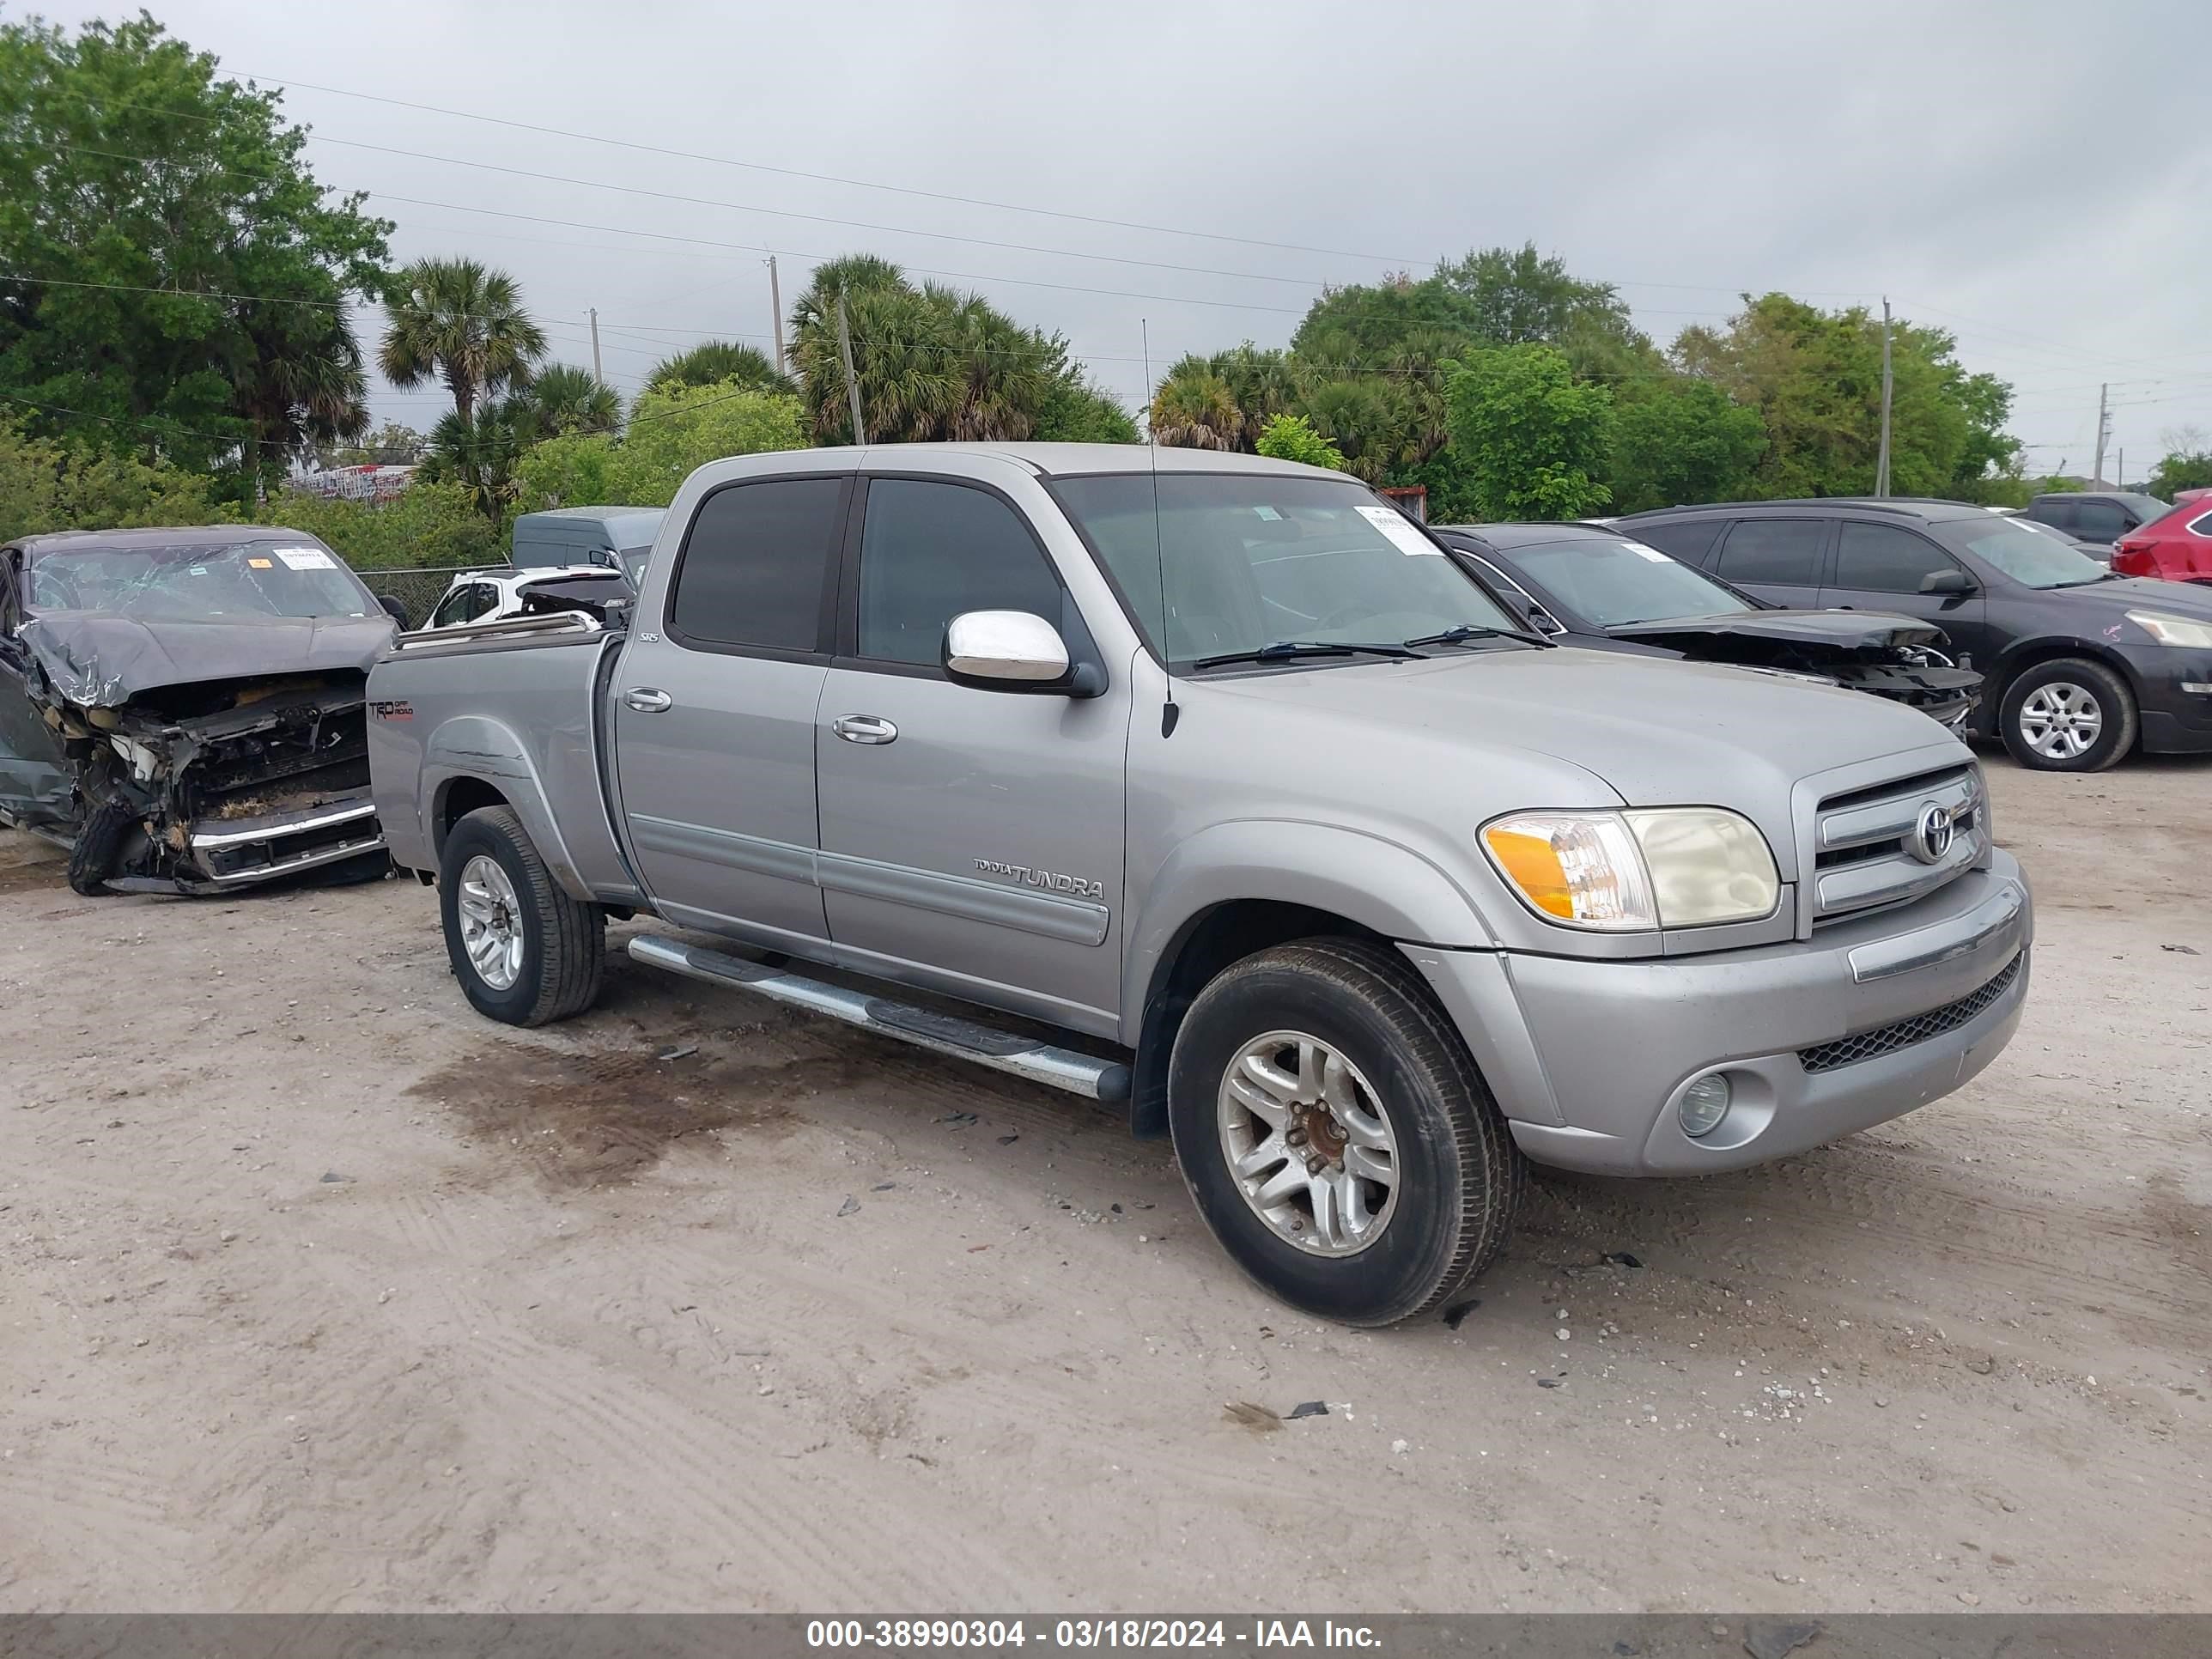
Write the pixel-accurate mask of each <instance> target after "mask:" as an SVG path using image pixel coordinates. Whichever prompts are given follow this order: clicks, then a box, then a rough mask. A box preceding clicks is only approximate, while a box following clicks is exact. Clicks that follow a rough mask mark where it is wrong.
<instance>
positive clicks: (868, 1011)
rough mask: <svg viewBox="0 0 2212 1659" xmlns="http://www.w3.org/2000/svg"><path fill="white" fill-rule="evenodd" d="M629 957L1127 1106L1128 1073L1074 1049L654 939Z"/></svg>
mask: <svg viewBox="0 0 2212 1659" xmlns="http://www.w3.org/2000/svg"><path fill="white" fill-rule="evenodd" d="M629 953H630V955H631V957H634V958H635V960H637V961H639V962H642V963H646V964H647V966H649V967H653V968H665V969H667V970H668V971H669V972H670V973H671V974H682V975H684V976H685V977H687V978H690V979H702V980H705V981H707V982H708V984H710V985H726V986H728V987H731V988H732V989H733V990H738V991H751V992H753V993H755V994H757V995H760V996H764V997H768V998H769V999H771V1000H774V1001H776V1002H781V1003H785V1004H787V1005H788V1006H791V1007H793V1008H804V1009H805V1010H806V1011H807V1012H810V1013H816V1014H826V1015H828V1016H829V1018H831V1019H841V1020H842V1021H844V1022H845V1024H848V1025H857V1026H859V1027H860V1029H861V1030H866V1031H873V1032H876V1033H877V1034H878V1036H887V1037H896V1038H897V1039H898V1040H899V1041H900V1042H911V1043H913V1044H914V1045H915V1047H916V1048H928V1049H931V1050H933V1051H934V1052H935V1053H938V1054H950V1055H951V1056H952V1057H953V1058H954V1059H956V1060H973V1061H974V1062H975V1064H976V1065H978V1066H989V1067H991V1069H992V1070H994V1071H998V1072H1011V1073H1013V1075H1014V1076H1016V1077H1022V1078H1027V1079H1029V1080H1030V1082H1032V1083H1043V1084H1048V1085H1051V1086H1052V1087H1053V1088H1055V1089H1065V1090H1066V1091H1068V1093H1070V1094H1073V1095H1081V1096H1083V1097H1085V1099H1089V1100H1102V1101H1107V1102H1109V1103H1111V1102H1118V1101H1125V1100H1127V1099H1128V1097H1129V1068H1128V1067H1127V1066H1125V1065H1123V1064H1121V1062H1120V1061H1119V1060H1100V1059H1099V1058H1098V1057H1097V1055H1095V1054H1078V1053H1077V1052H1076V1051H1075V1050H1074V1049H1073V1048H1054V1046H1053V1045H1052V1044H1050V1043H1048V1042H1038V1041H1037V1040H1036V1038H1035V1037H1025V1036H1015V1035H1014V1034H1013V1033H1012V1032H1011V1031H999V1030H993V1029H992V1028H991V1027H989V1026H987V1025H979V1024H976V1023H975V1021H973V1020H968V1019H962V1018H959V1017H958V1016H957V1015H954V1014H940V1013H937V1012H933V1010H931V1009H927V1008H917V1007H915V1006H914V1005H913V1004H911V1003H905V1002H894V1001H892V1000H890V998H888V997H877V996H870V995H869V994H867V993H866V992H865V991H848V990H847V989H846V988H845V987H843V986H842V985H825V984H823V982H822V981H819V980H812V979H803V978H801V977H800V976H799V975H797V974H791V973H786V972H785V971H783V970H782V969H780V968H767V967H763V966H762V965H761V964H760V963H757V962H746V961H744V959H743V958H741V957H732V956H726V955H724V954H723V953H722V952H721V951H709V950H707V949H705V948H704V947H703V946H701V945H684V944H681V943H679V942H678V941H677V940H675V939H663V938H661V937H660V936H659V935H658V934H653V933H641V934H640V935H639V936H638V937H637V938H635V939H632V940H630V942H629Z"/></svg>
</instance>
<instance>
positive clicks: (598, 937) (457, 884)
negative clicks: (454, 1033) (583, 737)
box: [438, 806, 607, 1025]
mask: <svg viewBox="0 0 2212 1659" xmlns="http://www.w3.org/2000/svg"><path fill="white" fill-rule="evenodd" d="M477 857H483V858H488V859H490V860H493V861H494V862H495V863H496V864H497V865H498V866H500V868H501V869H502V870H504V871H505V872H507V881H508V882H509V883H510V884H512V885H513V889H514V894H515V899H516V910H515V920H516V921H517V922H519V923H520V928H521V934H522V961H521V966H520V971H519V972H518V973H517V974H516V975H515V979H514V983H513V984H512V985H509V986H506V987H497V986H494V985H492V984H490V983H489V982H488V981H486V980H485V979H484V977H483V975H482V974H480V973H478V972H477V965H476V963H473V962H471V961H470V960H469V953H468V951H467V950H466V949H465V947H464V946H463V945H462V943H461V921H460V905H459V901H460V890H461V872H462V871H463V870H464V869H465V868H466V867H467V866H468V862H469V860H471V859H472V858H477ZM438 910H439V915H441V918H442V919H443V920H444V922H445V926H446V954H447V958H448V959H449V960H450V961H451V962H452V963H453V977H454V978H456V979H458V980H459V981H460V982H461V992H462V994H464V995H465V996H466V997H467V998H468V1000H469V1002H470V1004H471V1006H473V1007H474V1008H475V1009H476V1011H477V1012H478V1013H480V1014H484V1015H488V1016H489V1017H490V1018H493V1019H496V1020H501V1021H504V1022H505V1023H506V1024H509V1025H543V1024H546V1023H548V1022H549V1021H551V1020H556V1019H567V1018H570V1017H571V1016H572V1015H575V1014H580V1013H582V1012H584V1010H585V1009H586V1008H588V1007H590V1006H592V1003H593V1002H594V1001H596V1000H598V998H599V981H600V980H601V978H602V977H603V976H604V975H605V971H606V953H607V919H606V914H605V912H604V911H602V910H601V909H600V908H599V906H598V905H596V904H582V903H579V902H577V901H576V900H574V899H572V898H570V897H569V896H568V895H567V894H566V893H564V892H562V890H561V886H560V884H559V883H558V882H556V881H555V880H554V879H553V875H552V872H550V871H549V870H548V869H546V867H545V860H543V859H541V858H539V857H538V849H537V848H535V847H533V846H532V845H531V842H530V836H529V835H528V834H527V833H526V831H525V830H524V829H523V827H522V820H521V819H520V818H519V817H516V816H515V815H514V812H513V809H512V808H510V807H505V806H483V807H479V808H477V810H476V811H473V812H471V813H470V814H469V815H468V816H467V817H465V818H463V819H462V820H461V821H460V822H459V823H457V824H455V825H454V826H453V829H452V831H451V832H450V833H449V834H448V835H447V837H446V848H445V852H444V854H443V855H442V856H441V859H440V860H439V868H438Z"/></svg>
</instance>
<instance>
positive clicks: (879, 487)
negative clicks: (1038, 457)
mask: <svg viewBox="0 0 2212 1659" xmlns="http://www.w3.org/2000/svg"><path fill="white" fill-rule="evenodd" d="M962 611H1030V612H1032V613H1033V614H1035V615H1036V616H1040V617H1043V618H1044V619H1045V620H1046V621H1047V622H1049V623H1052V624H1053V625H1054V627H1058V626H1059V625H1060V581H1059V579H1058V578H1057V577H1056V576H1055V575H1054V573H1053V570H1052V567H1051V566H1050V565H1049V564H1048V563H1047V562H1045V556H1044V553H1043V551H1042V550H1041V549H1040V548H1039V547H1038V546H1037V544H1036V538H1034V537H1033V536H1031V535H1030V530H1029V526H1027V525H1026V524H1025V523H1024V522H1023V520H1022V518H1021V515H1020V514H1018V513H1016V512H1015V511H1014V509H1013V508H1012V507H1008V506H1007V505H1006V502H1004V501H1000V499H999V498H998V497H997V496H996V495H990V494H988V493H987V492H986V491H984V490H981V489H967V488H965V487H963V486H962V485H959V484H949V483H927V482H926V481H923V480H921V479H915V478H877V479H874V480H872V482H871V483H869V485H868V505H867V516H866V521H865V523H864V525H863V526H862V528H861V531H860V640H859V652H860V655H861V656H863V657H866V658H872V659H874V660H876V661H878V662H903V663H921V664H925V665H928V666H931V667H934V666H936V665H938V664H939V662H940V661H941V660H942V659H943V657H944V651H945V628H946V626H947V624H949V623H951V620H952V619H953V618H954V617H957V616H958V615H959V614H960V613H961V612H962Z"/></svg>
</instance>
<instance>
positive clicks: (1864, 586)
mask: <svg viewBox="0 0 2212 1659" xmlns="http://www.w3.org/2000/svg"><path fill="white" fill-rule="evenodd" d="M1952 571H1955V572H1957V573H1958V574H1960V575H1963V576H1966V577H1967V578H1968V579H1969V580H1973V576H1972V572H1970V571H1968V570H1967V569H1966V567H1965V566H1963V565H1961V564H1960V562H1958V561H1957V560H1956V559H1954V558H1953V557H1952V556H1950V555H1949V554H1948V553H1946V552H1945V551H1944V550H1942V548H1940V547H1938V546H1936V544H1935V543H1934V542H1931V541H1929V539H1928V538H1927V537H1925V536H1923V535H1921V534H1919V533H1918V532H1916V531H1911V530H1907V529H1905V527H1904V526H1901V525H1888V524H1864V523H1861V522H1859V521H1857V520H1849V519H1847V520H1844V523H1843V526H1842V527H1841V529H1840V530H1839V532H1838V538H1837V542H1836V560H1835V568H1834V573H1833V574H1832V576H1831V577H1830V578H1829V581H1828V585H1827V586H1826V587H1824V588H1823V589H1821V591H1820V603H1821V604H1822V605H1826V606H1828V607H1830V608H1832V609H1834V610H1838V611H1890V612H1892V613H1893V614H1895V615H1898V616H1902V617H1914V618H1916V619H1917V620H1919V621H1921V622H1927V623H1934V624H1935V625H1936V627H1938V628H1940V629H1942V630H1943V631H1944V633H1945V634H1947V635H1949V636H1950V641H1951V642H1950V644H1949V645H1948V647H1945V648H1946V649H1947V650H1948V653H1950V655H1951V656H1953V657H1954V658H1957V657H1960V656H1971V657H1972V659H1974V660H1975V661H1976V662H1978V663H1988V662H1990V661H1991V660H1992V659H1993V658H1994V656H1995V653H1994V652H1993V651H1992V650H1991V649H1990V639H1989V630H1988V629H1987V627H1986V626H1985V625H1984V622H1983V617H1984V612H1985V611H1987V609H1988V605H1989V602H1988V599H1987V598H1986V597H1985V596H1984V594H1983V593H1982V592H1980V591H1979V590H1978V589H1977V590H1976V591H1975V592H1972V593H1923V592H1921V584H1922V583H1923V582H1925V581H1926V580H1928V579H1929V577H1930V576H1935V575H1941V574H1945V573H1947V572H1952Z"/></svg>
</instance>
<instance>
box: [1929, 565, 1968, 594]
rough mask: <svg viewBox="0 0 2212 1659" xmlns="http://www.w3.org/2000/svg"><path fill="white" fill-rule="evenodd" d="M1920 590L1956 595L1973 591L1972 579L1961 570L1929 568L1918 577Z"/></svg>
mask: <svg viewBox="0 0 2212 1659" xmlns="http://www.w3.org/2000/svg"><path fill="white" fill-rule="evenodd" d="M1920 591H1921V592H1923V593H1942V594H1949V595H1952V596H1954V597H1956V596H1958V595H1960V594H1966V593H1972V592H1975V586H1974V579H1973V578H1972V576H1969V575H1968V574H1966V572H1965V571H1963V570H1931V571H1929V573H1928V574H1926V575H1925V576H1923V577H1922V578H1921V579H1920Z"/></svg>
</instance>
